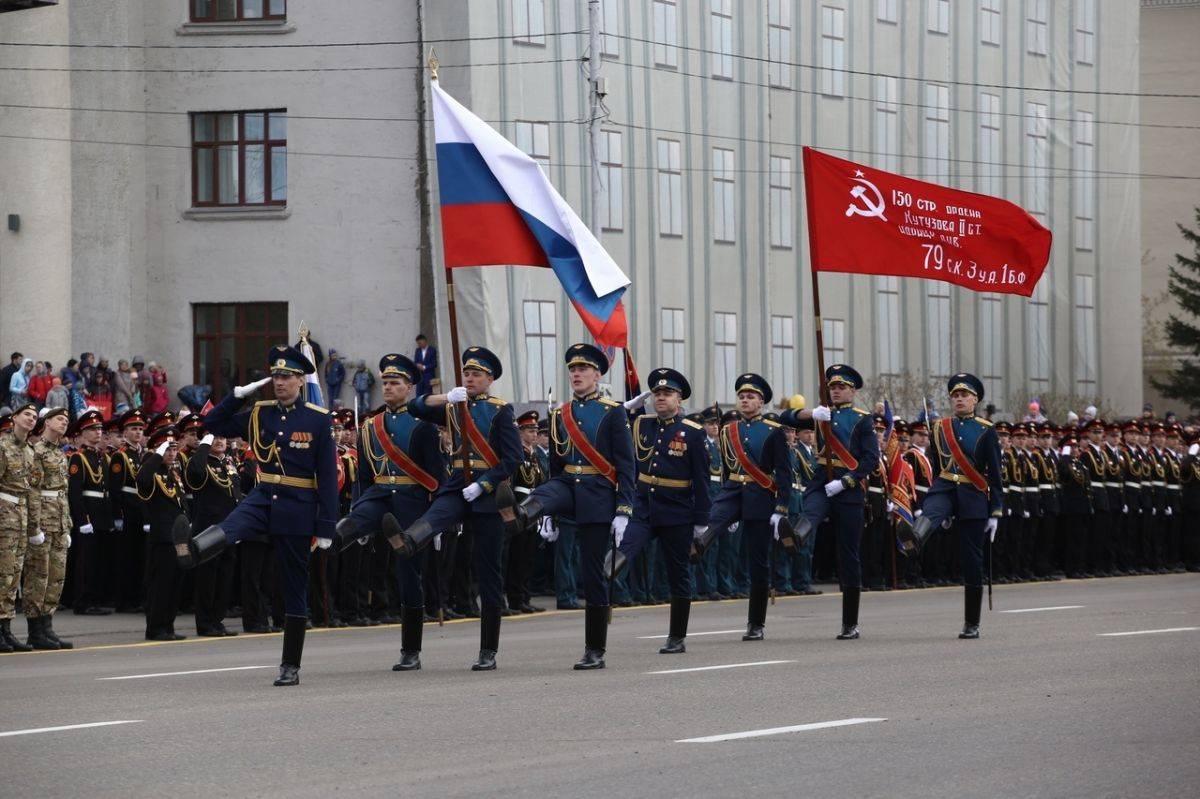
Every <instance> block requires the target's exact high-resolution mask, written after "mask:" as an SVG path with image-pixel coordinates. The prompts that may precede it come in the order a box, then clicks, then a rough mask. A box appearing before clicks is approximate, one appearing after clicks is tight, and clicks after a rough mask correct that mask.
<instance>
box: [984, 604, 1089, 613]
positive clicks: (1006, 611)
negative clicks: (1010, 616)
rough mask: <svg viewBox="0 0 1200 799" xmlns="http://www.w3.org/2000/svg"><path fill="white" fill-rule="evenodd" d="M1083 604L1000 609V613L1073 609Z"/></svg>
mask: <svg viewBox="0 0 1200 799" xmlns="http://www.w3.org/2000/svg"><path fill="white" fill-rule="evenodd" d="M1081 607H1083V605H1051V606H1050V607H1048V608H1016V609H1014V610H1002V611H1000V612H1001V613H1040V612H1041V611H1043V610H1075V609H1076V608H1081Z"/></svg>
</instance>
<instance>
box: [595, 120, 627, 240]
mask: <svg viewBox="0 0 1200 799" xmlns="http://www.w3.org/2000/svg"><path fill="white" fill-rule="evenodd" d="M614 141H615V142H616V144H617V148H616V149H617V157H616V160H614V159H613V155H612V153H613V142H614ZM600 174H601V176H602V181H601V184H600V199H601V203H602V205H601V206H600V209H599V210H600V229H601V230H606V231H612V232H614V233H620V232H622V231H623V230H625V138H624V136H622V135H621V131H619V130H605V129H601V131H600ZM614 186H616V192H614V191H613V187H614ZM614 210H615V212H616V216H617V219H616V220H614V219H613V216H614V213H613V212H614ZM614 221H615V224H614Z"/></svg>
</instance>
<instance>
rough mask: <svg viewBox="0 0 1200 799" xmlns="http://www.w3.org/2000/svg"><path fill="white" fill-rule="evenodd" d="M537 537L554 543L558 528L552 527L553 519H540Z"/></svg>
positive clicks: (547, 517) (546, 517) (556, 538)
mask: <svg viewBox="0 0 1200 799" xmlns="http://www.w3.org/2000/svg"><path fill="white" fill-rule="evenodd" d="M538 535H540V536H541V537H542V538H543V539H544V540H546V541H549V542H550V543H554V542H555V541H557V540H558V528H557V527H555V526H554V518H553V517H551V516H543V517H542V520H541V521H540V522H538Z"/></svg>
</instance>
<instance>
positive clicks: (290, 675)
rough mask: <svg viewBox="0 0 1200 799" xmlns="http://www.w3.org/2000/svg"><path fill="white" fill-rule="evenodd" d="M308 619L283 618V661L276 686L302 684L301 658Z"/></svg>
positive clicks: (301, 617) (302, 617)
mask: <svg viewBox="0 0 1200 799" xmlns="http://www.w3.org/2000/svg"><path fill="white" fill-rule="evenodd" d="M307 628H308V619H307V618H305V617H304V616H284V617H283V659H282V662H281V663H280V664H279V678H278V679H277V680H275V684H276V685H279V686H284V685H299V684H300V656H301V655H302V654H303V653H304V631H305V630H306V629H307Z"/></svg>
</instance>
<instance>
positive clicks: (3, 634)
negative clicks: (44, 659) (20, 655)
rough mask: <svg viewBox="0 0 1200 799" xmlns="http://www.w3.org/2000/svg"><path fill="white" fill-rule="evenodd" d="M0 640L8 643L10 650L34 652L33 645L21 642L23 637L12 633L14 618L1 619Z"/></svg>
mask: <svg viewBox="0 0 1200 799" xmlns="http://www.w3.org/2000/svg"><path fill="white" fill-rule="evenodd" d="M0 641H4V643H5V644H7V645H8V648H9V650H8V651H10V652H32V651H33V647H32V646H27V645H26V644H23V643H21V639H19V638H17V637H16V636H15V635H13V634H12V619H0Z"/></svg>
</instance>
